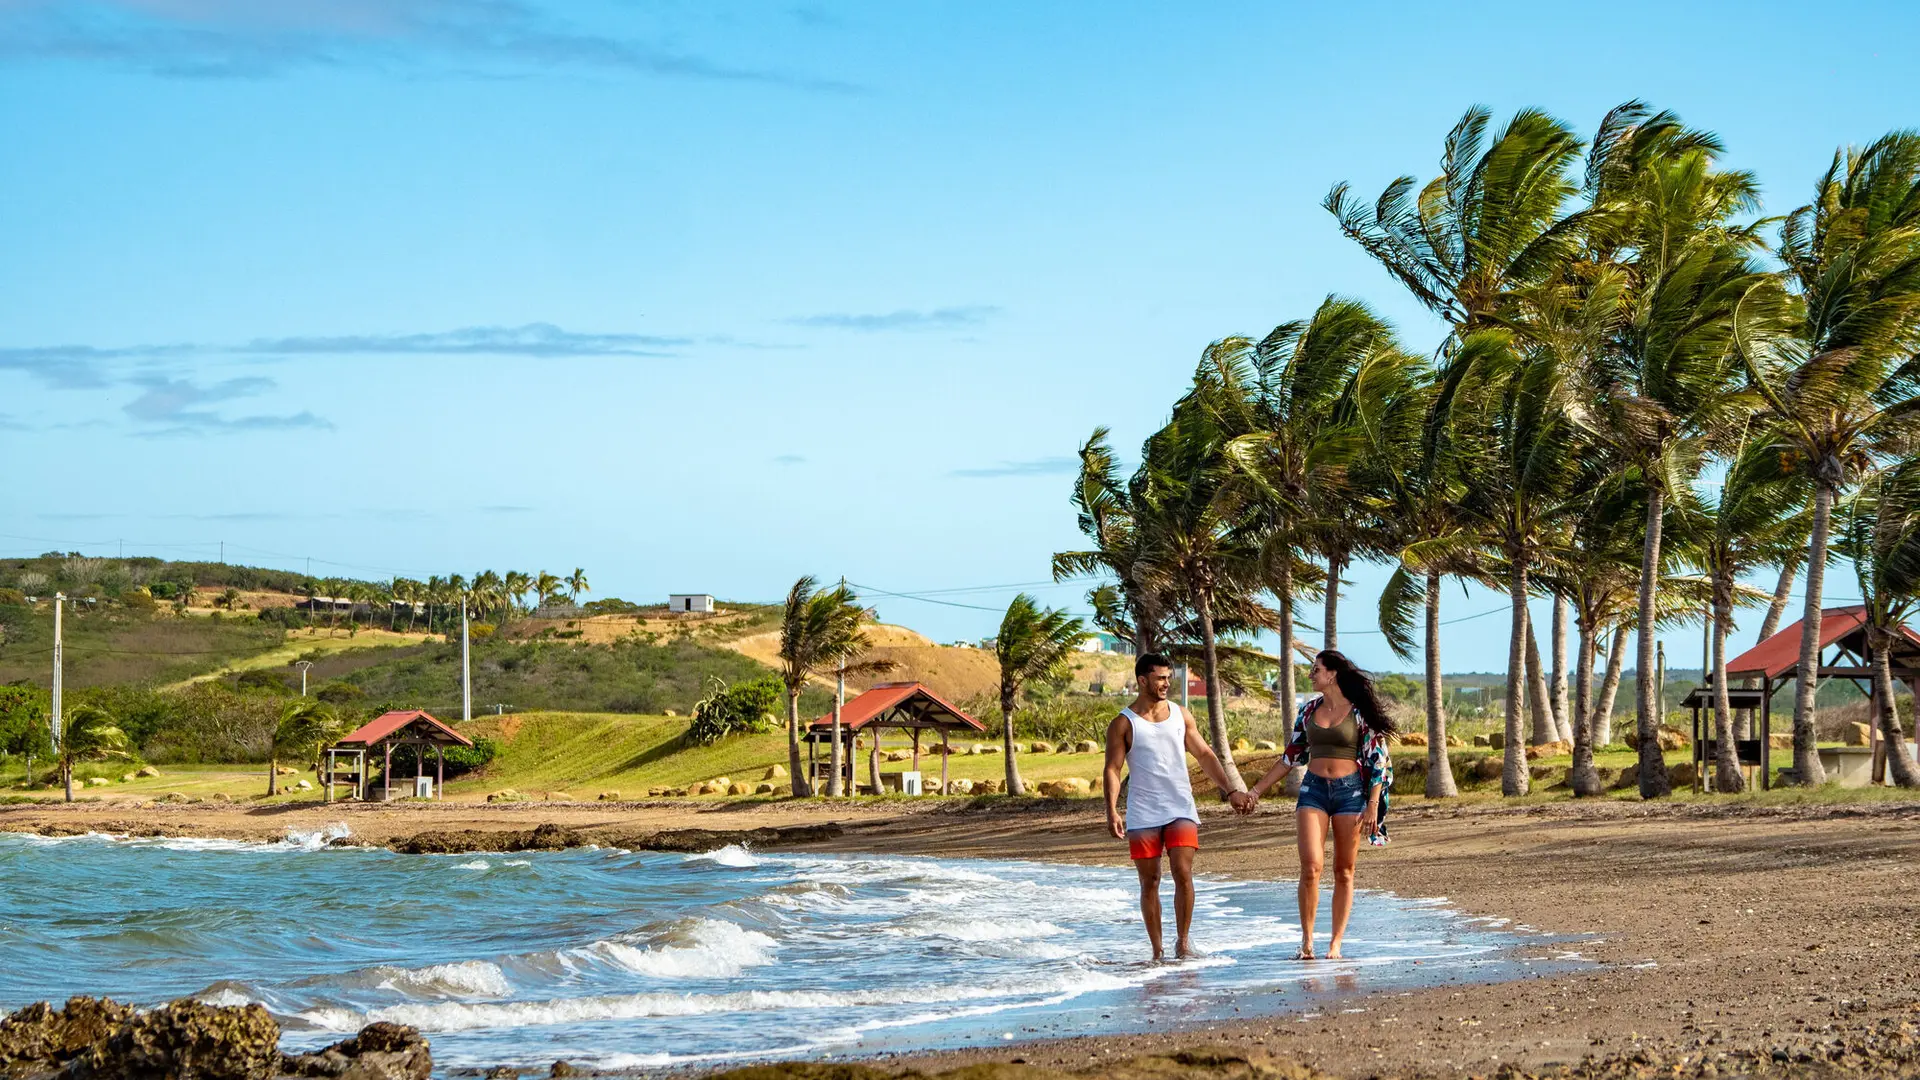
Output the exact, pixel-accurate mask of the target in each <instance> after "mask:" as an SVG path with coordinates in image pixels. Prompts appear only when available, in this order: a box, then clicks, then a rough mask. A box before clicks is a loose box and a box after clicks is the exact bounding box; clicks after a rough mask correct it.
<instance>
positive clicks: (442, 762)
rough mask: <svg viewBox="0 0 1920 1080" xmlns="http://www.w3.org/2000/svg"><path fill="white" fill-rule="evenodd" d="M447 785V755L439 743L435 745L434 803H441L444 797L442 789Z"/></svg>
mask: <svg viewBox="0 0 1920 1080" xmlns="http://www.w3.org/2000/svg"><path fill="white" fill-rule="evenodd" d="M446 783H447V755H446V753H445V751H444V750H443V749H442V748H441V746H440V744H439V743H434V744H433V801H435V802H439V801H440V800H441V798H442V797H443V796H444V794H445V793H444V792H442V791H441V790H440V789H441V788H443V787H445V786H446Z"/></svg>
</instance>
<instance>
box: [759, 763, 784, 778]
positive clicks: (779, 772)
mask: <svg viewBox="0 0 1920 1080" xmlns="http://www.w3.org/2000/svg"><path fill="white" fill-rule="evenodd" d="M786 778H787V767H786V766H785V765H775V766H773V767H772V768H770V769H768V770H767V772H766V775H764V776H762V777H761V778H760V779H762V780H785V779H786Z"/></svg>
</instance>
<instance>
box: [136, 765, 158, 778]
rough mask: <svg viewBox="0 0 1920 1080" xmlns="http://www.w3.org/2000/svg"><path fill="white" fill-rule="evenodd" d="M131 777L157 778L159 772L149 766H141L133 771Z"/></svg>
mask: <svg viewBox="0 0 1920 1080" xmlns="http://www.w3.org/2000/svg"><path fill="white" fill-rule="evenodd" d="M133 775H135V776H139V777H148V776H159V775H160V770H159V769H156V768H154V767H153V766H151V765H142V766H140V767H139V768H137V769H135V770H133Z"/></svg>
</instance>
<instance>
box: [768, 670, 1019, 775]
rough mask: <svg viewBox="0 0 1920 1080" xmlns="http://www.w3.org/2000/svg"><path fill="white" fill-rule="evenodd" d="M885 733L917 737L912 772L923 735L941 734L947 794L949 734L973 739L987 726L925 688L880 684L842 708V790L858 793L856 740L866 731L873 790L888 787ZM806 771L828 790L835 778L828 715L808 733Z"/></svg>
mask: <svg viewBox="0 0 1920 1080" xmlns="http://www.w3.org/2000/svg"><path fill="white" fill-rule="evenodd" d="M883 728H901V729H903V730H906V731H911V732H912V733H913V769H912V771H913V772H914V773H918V772H919V771H920V736H921V734H922V733H923V732H927V731H937V732H939V733H940V751H939V753H940V790H942V791H945V790H946V789H947V756H948V754H949V753H950V752H951V751H952V747H951V746H950V745H949V744H948V742H947V736H948V734H949V733H950V732H956V731H957V732H963V733H965V734H968V735H982V734H985V733H986V730H987V727H986V725H985V724H982V723H981V722H980V721H978V720H975V719H974V718H973V717H971V716H968V715H967V714H966V713H965V712H963V711H961V709H960V708H959V707H958V706H956V705H954V704H953V703H952V702H950V701H948V700H947V699H945V698H943V697H941V696H940V695H939V694H936V693H934V692H933V691H932V690H929V689H928V688H927V686H926V684H925V683H917V682H901V683H881V684H879V685H878V686H875V687H873V688H872V689H869V690H868V691H867V692H866V693H864V694H861V695H859V696H858V697H856V698H854V699H853V700H851V701H849V702H847V703H846V704H845V705H843V706H841V707H840V741H841V742H842V743H843V744H844V752H843V753H842V755H841V758H840V760H841V763H842V765H843V767H844V768H845V770H846V772H845V773H844V775H842V777H841V782H842V785H843V788H842V790H845V791H849V792H851V791H854V790H855V788H854V782H853V777H854V763H853V748H854V738H855V737H856V736H857V735H858V734H859V733H861V732H870V733H871V734H872V738H871V739H870V740H869V746H868V748H867V753H868V758H869V760H868V763H867V767H868V773H869V776H870V777H871V780H870V781H869V783H868V786H869V787H871V788H874V789H875V794H878V793H879V791H878V789H879V788H881V787H882V786H884V785H883V784H882V783H881V780H880V731H881V729H883ZM806 739H807V772H808V775H809V776H810V777H811V778H812V779H813V782H814V784H815V785H816V786H823V785H824V783H825V781H826V780H827V779H828V778H829V777H831V776H832V774H833V763H832V743H833V714H832V713H828V714H827V715H825V716H822V717H821V718H819V719H818V720H815V721H814V722H813V723H812V724H811V725H809V727H808V728H807V735H806ZM823 745H824V746H826V747H827V758H828V760H826V761H820V760H818V754H817V749H818V748H819V747H821V746H823Z"/></svg>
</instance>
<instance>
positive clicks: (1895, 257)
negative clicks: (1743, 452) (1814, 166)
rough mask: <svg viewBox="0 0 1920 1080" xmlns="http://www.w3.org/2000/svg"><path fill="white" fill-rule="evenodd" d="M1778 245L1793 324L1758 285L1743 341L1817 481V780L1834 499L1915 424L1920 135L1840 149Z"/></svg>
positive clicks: (1899, 448)
mask: <svg viewBox="0 0 1920 1080" xmlns="http://www.w3.org/2000/svg"><path fill="white" fill-rule="evenodd" d="M1778 255H1779V257H1780V260H1781V261H1782V262H1783V263H1785V264H1786V275H1787V280H1788V283H1789V286H1790V287H1791V288H1792V289H1793V290H1795V292H1796V293H1797V296H1796V297H1795V298H1794V299H1795V300H1796V301H1797V302H1796V303H1795V304H1794V305H1793V308H1792V309H1790V310H1792V311H1793V312H1794V313H1795V314H1796V315H1797V319H1796V321H1795V325H1793V326H1792V330H1791V332H1790V333H1786V334H1782V333H1777V332H1775V329H1776V327H1777V326H1778V323H1779V315H1780V306H1779V304H1778V300H1779V298H1778V297H1777V296H1774V295H1772V294H1770V293H1769V292H1767V291H1764V290H1757V289H1756V290H1755V291H1754V293H1753V294H1752V296H1751V297H1750V298H1749V300H1748V302H1747V303H1746V304H1745V305H1743V309H1742V313H1741V314H1742V319H1741V321H1740V326H1739V329H1740V345H1741V350H1740V352H1741V356H1742V358H1743V359H1744V360H1745V361H1746V362H1747V367H1748V371H1749V374H1750V376H1751V377H1752V380H1753V384H1754V386H1755V388H1756V389H1758V390H1759V392H1760V393H1761V394H1762V395H1764V396H1765V398H1766V401H1767V404H1768V406H1769V407H1770V408H1771V410H1772V412H1773V414H1774V415H1775V417H1776V418H1777V419H1778V422H1779V428H1780V445H1781V448H1782V449H1783V450H1784V451H1786V452H1788V453H1791V454H1792V455H1794V457H1795V458H1796V459H1797V463H1798V466H1799V467H1800V468H1802V469H1804V470H1805V471H1806V473H1807V475H1808V476H1809V477H1811V479H1812V483H1813V528H1812V532H1811V534H1810V537H1809V539H1808V542H1807V559H1806V572H1807V581H1806V607H1805V609H1804V613H1803V615H1802V618H1801V624H1800V660H1799V665H1798V667H1797V669H1796V672H1795V674H1796V685H1795V693H1794V699H1793V773H1794V780H1795V782H1797V783H1800V784H1809V785H1811V784H1819V783H1821V782H1823V781H1824V780H1825V779H1826V771H1825V770H1824V769H1823V768H1822V767H1821V765H1820V755H1819V753H1818V752H1817V748H1816V746H1815V743H1814V739H1815V736H1814V727H1813V721H1814V693H1815V691H1816V690H1817V689H1818V688H1819V670H1820V623H1821V617H1820V616H1821V593H1822V590H1823V588H1824V585H1825V577H1826V565H1827V546H1828V536H1829V533H1830V532H1831V530H1832V524H1833V508H1834V503H1835V502H1836V501H1837V500H1838V499H1839V498H1840V496H1841V494H1842V492H1844V491H1845V490H1846V488H1847V487H1848V486H1849V485H1850V484H1851V483H1852V482H1853V481H1854V480H1855V479H1856V478H1858V477H1860V476H1862V475H1864V474H1865V473H1866V472H1867V471H1868V470H1869V469H1870V468H1872V466H1873V465H1874V463H1875V461H1876V459H1878V458H1880V457H1882V456H1885V455H1897V454H1901V453H1905V452H1909V451H1910V450H1911V447H1912V443H1913V441H1914V434H1915V428H1916V426H1917V425H1920V396H1916V393H1915V390H1916V380H1917V379H1920V372H1916V366H1917V365H1916V361H1915V359H1914V352H1915V350H1916V349H1917V348H1920V133H1915V132H1912V131H1898V132H1894V133H1892V134H1889V135H1886V136H1883V137H1882V138H1880V139H1879V140H1878V141H1876V142H1874V143H1873V145H1871V146H1869V147H1867V148H1866V149H1865V150H1860V149H1857V148H1849V149H1846V150H1843V151H1840V152H1838V153H1835V154H1834V157H1833V163H1832V164H1831V165H1830V166H1828V168H1827V171H1826V173H1825V174H1824V175H1822V176H1821V178H1820V181H1819V183H1818V184H1817V185H1816V186H1815V191H1814V199H1813V202H1811V203H1809V204H1808V205H1806V206H1803V207H1801V208H1800V209H1798V210H1796V211H1794V212H1793V213H1792V214H1791V215H1789V216H1788V217H1787V220H1786V223H1785V224H1784V225H1783V226H1782V227H1781V230H1780V247H1779V249H1778Z"/></svg>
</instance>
